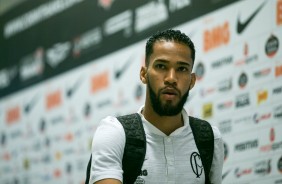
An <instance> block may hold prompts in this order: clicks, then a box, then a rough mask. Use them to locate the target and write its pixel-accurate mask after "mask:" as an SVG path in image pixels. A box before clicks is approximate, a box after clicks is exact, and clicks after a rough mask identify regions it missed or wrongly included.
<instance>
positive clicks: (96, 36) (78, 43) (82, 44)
mask: <svg viewBox="0 0 282 184" xmlns="http://www.w3.org/2000/svg"><path fill="white" fill-rule="evenodd" d="M101 42H102V31H101V29H100V28H95V29H92V30H90V31H87V32H86V33H84V34H82V35H81V36H78V37H76V38H75V39H74V40H73V53H72V54H73V56H74V57H79V56H81V55H82V54H83V53H85V52H90V51H91V48H93V49H94V48H95V46H98V45H99V44H100V43H101Z"/></svg>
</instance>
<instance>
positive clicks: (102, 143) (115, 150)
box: [89, 116, 125, 184]
mask: <svg viewBox="0 0 282 184" xmlns="http://www.w3.org/2000/svg"><path fill="white" fill-rule="evenodd" d="M124 146H125V132H124V130H123V127H122V125H121V124H120V122H119V121H118V120H117V119H116V118H115V117H110V116H109V117H107V118H105V119H103V120H102V121H101V122H100V124H99V126H98V128H97V130H96V132H95V133H94V136H93V141H92V162H91V171H90V179H89V184H93V183H94V182H96V181H99V180H102V179H107V178H113V179H117V180H120V181H121V182H122V178H123V177H122V175H123V170H122V157H123V152H124Z"/></svg>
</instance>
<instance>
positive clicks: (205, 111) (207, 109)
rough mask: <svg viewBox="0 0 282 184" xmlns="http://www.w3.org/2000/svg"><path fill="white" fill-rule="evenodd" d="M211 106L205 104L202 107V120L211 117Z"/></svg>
mask: <svg viewBox="0 0 282 184" xmlns="http://www.w3.org/2000/svg"><path fill="white" fill-rule="evenodd" d="M212 106H213V104H212V103H206V104H204V105H203V118H210V117H212V116H213V107H212Z"/></svg>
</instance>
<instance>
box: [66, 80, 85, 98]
mask: <svg viewBox="0 0 282 184" xmlns="http://www.w3.org/2000/svg"><path fill="white" fill-rule="evenodd" d="M81 80H82V79H81V77H80V78H79V79H78V80H76V82H75V83H74V85H73V86H72V87H70V88H69V89H67V92H66V95H67V97H68V98H71V97H72V95H73V94H74V93H75V91H76V90H77V89H78V88H79V86H80V85H81V83H82V82H81Z"/></svg>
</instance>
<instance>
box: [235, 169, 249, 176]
mask: <svg viewBox="0 0 282 184" xmlns="http://www.w3.org/2000/svg"><path fill="white" fill-rule="evenodd" d="M252 173H253V170H252V168H243V169H241V168H236V169H235V171H234V174H235V176H236V177H237V178H240V177H242V176H245V175H249V174H252Z"/></svg>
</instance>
